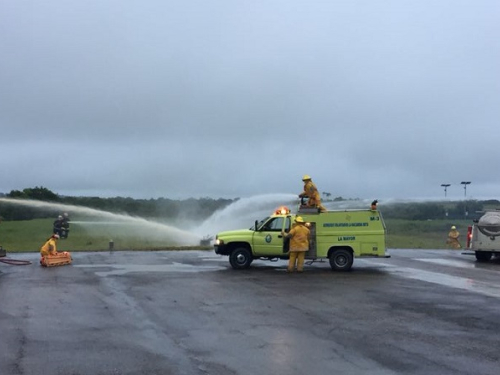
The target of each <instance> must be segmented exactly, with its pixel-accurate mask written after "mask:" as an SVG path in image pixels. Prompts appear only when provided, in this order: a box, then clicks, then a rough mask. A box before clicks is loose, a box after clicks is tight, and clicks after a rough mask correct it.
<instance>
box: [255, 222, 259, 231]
mask: <svg viewBox="0 0 500 375" xmlns="http://www.w3.org/2000/svg"><path fill="white" fill-rule="evenodd" d="M258 225H259V221H258V220H255V231H256V232H257V226H258Z"/></svg>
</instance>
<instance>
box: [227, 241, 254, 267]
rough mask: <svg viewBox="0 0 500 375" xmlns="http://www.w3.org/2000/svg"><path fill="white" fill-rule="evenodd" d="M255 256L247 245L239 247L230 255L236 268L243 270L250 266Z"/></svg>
mask: <svg viewBox="0 0 500 375" xmlns="http://www.w3.org/2000/svg"><path fill="white" fill-rule="evenodd" d="M252 261H253V258H252V254H251V253H250V250H248V249H247V248H245V247H238V248H236V249H234V250H233V252H232V253H231V255H229V263H231V266H232V267H233V268H234V269H235V270H243V269H246V268H248V267H250V264H251V263H252Z"/></svg>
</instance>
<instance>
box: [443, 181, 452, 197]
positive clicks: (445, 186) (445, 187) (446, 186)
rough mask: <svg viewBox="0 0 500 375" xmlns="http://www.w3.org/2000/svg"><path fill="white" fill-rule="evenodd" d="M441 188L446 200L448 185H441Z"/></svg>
mask: <svg viewBox="0 0 500 375" xmlns="http://www.w3.org/2000/svg"><path fill="white" fill-rule="evenodd" d="M441 186H442V187H444V197H445V198H446V189H448V186H450V184H441Z"/></svg>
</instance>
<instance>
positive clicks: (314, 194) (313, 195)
mask: <svg viewBox="0 0 500 375" xmlns="http://www.w3.org/2000/svg"><path fill="white" fill-rule="evenodd" d="M300 196H301V197H303V196H308V197H309V203H308V205H309V206H319V205H321V197H320V195H319V192H318V188H317V187H316V185H315V184H314V182H312V181H311V180H309V181H306V182H305V183H304V191H303V192H302V193H301V194H300Z"/></svg>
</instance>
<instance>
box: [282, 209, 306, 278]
mask: <svg viewBox="0 0 500 375" xmlns="http://www.w3.org/2000/svg"><path fill="white" fill-rule="evenodd" d="M294 222H295V224H296V225H294V226H292V229H290V232H288V233H285V232H281V234H282V236H283V237H284V238H290V258H289V260H288V269H287V271H288V272H293V271H294V270H295V266H297V272H302V271H304V259H305V257H306V252H307V251H308V250H309V228H307V227H306V225H305V223H304V219H302V218H301V217H300V216H297V217H296V218H295V221H294Z"/></svg>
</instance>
